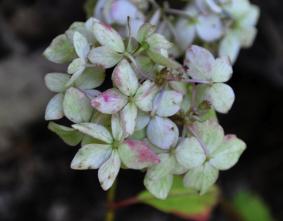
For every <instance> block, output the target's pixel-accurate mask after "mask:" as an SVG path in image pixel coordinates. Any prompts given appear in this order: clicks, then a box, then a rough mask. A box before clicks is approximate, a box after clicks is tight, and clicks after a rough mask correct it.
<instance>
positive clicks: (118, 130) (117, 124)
mask: <svg viewBox="0 0 283 221" xmlns="http://www.w3.org/2000/svg"><path fill="white" fill-rule="evenodd" d="M111 129H112V134H113V138H114V140H117V141H121V140H122V139H123V136H124V133H123V128H122V124H121V121H120V116H119V114H112V117H111Z"/></svg>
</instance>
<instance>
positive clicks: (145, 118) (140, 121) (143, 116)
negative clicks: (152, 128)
mask: <svg viewBox="0 0 283 221" xmlns="http://www.w3.org/2000/svg"><path fill="white" fill-rule="evenodd" d="M149 121H150V116H149V115H148V114H147V113H145V112H143V111H138V116H137V120H136V127H135V130H136V131H139V130H142V129H144V128H145V127H146V126H147V125H148V123H149Z"/></svg>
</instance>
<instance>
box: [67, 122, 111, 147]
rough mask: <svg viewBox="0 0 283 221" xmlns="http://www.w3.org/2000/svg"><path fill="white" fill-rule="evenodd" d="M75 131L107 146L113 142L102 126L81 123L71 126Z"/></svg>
mask: <svg viewBox="0 0 283 221" xmlns="http://www.w3.org/2000/svg"><path fill="white" fill-rule="evenodd" d="M72 127H73V128H75V129H76V130H78V131H80V132H82V133H84V134H87V135H89V136H91V137H93V138H95V139H98V140H101V141H104V142H106V143H108V144H110V143H112V142H113V138H112V136H111V134H110V132H109V131H108V130H107V129H106V128H105V127H104V126H102V125H99V124H94V123H82V124H74V125H72Z"/></svg>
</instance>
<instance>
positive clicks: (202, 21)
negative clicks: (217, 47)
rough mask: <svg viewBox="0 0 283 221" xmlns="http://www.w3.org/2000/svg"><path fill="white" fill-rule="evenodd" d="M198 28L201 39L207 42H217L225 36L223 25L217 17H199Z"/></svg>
mask: <svg viewBox="0 0 283 221" xmlns="http://www.w3.org/2000/svg"><path fill="white" fill-rule="evenodd" d="M196 27H197V32H198V35H199V37H200V38H201V39H202V40H204V41H207V42H212V41H215V40H217V39H219V38H220V37H221V36H222V34H223V25H222V22H221V19H220V17H219V16H217V15H207V16H204V15H202V16H199V18H198V24H197V26H196Z"/></svg>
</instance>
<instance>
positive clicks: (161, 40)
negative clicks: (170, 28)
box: [146, 33, 173, 52]
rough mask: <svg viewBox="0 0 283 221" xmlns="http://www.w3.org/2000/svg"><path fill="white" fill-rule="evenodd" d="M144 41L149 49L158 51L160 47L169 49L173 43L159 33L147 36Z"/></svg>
mask: <svg viewBox="0 0 283 221" xmlns="http://www.w3.org/2000/svg"><path fill="white" fill-rule="evenodd" d="M146 42H147V43H148V44H149V47H150V49H151V50H154V51H157V52H159V51H160V50H161V49H165V50H169V49H170V48H172V47H173V44H172V43H171V42H170V41H168V40H167V39H166V38H165V37H164V36H163V35H161V34H157V33H155V34H153V35H151V36H150V37H148V38H147V40H146Z"/></svg>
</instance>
